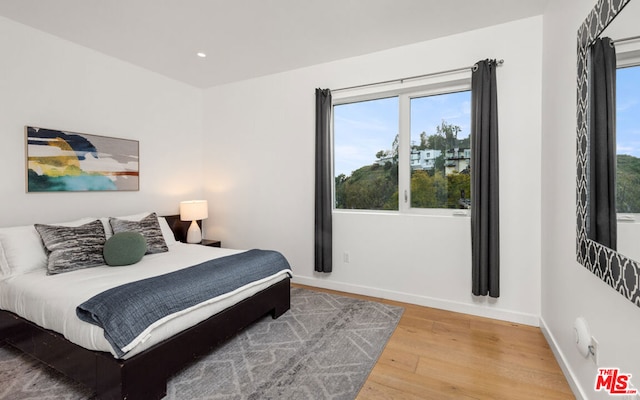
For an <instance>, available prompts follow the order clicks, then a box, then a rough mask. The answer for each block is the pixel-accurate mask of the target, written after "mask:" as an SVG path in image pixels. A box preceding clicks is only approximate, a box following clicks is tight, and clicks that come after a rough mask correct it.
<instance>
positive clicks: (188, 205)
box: [180, 200, 209, 221]
mask: <svg viewBox="0 0 640 400" xmlns="http://www.w3.org/2000/svg"><path fill="white" fill-rule="evenodd" d="M208 217H209V206H208V205H207V201H206V200H189V201H182V202H180V220H182V221H197V220H200V219H205V218H208Z"/></svg>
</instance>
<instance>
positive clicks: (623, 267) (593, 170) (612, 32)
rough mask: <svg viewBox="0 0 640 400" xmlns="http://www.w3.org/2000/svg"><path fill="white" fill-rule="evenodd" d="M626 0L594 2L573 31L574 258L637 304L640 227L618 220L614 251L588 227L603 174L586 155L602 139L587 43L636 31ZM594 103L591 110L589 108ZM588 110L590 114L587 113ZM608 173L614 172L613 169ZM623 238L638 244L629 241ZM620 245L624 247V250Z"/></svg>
mask: <svg viewBox="0 0 640 400" xmlns="http://www.w3.org/2000/svg"><path fill="white" fill-rule="evenodd" d="M629 3H630V0H605V1H598V3H597V4H596V6H595V7H594V9H593V10H592V11H591V13H589V15H588V17H587V18H586V20H585V21H584V23H583V24H582V25H581V26H580V29H579V30H578V76H577V84H578V87H577V149H578V154H577V188H576V190H577V202H576V203H577V204H576V206H577V260H578V262H580V263H581V264H582V265H584V266H585V267H586V268H587V269H589V270H590V271H591V272H593V273H594V274H595V275H596V276H598V277H599V278H600V279H602V280H603V281H604V282H605V283H607V284H608V285H610V286H611V287H613V288H614V289H615V290H616V291H617V292H618V293H620V294H622V295H623V296H625V297H626V298H627V299H629V300H630V301H632V302H633V303H635V304H636V305H638V306H640V287H639V277H640V266H639V264H638V263H637V262H636V261H634V259H633V258H634V257H635V259H637V260H640V254H637V255H635V256H632V255H631V251H632V250H631V249H635V248H638V247H640V230H639V231H638V233H637V237H636V238H635V239H634V238H633V236H634V235H635V233H634V232H632V231H633V229H626V228H627V227H630V226H632V225H636V224H635V223H633V224H628V222H630V221H621V222H620V225H619V226H620V229H619V238H618V240H614V241H613V242H612V243H614V244H612V245H611V247H617V248H618V250H620V251H615V250H613V249H612V248H610V247H607V246H604V245H603V244H602V243H600V242H598V239H597V238H598V235H597V234H594V233H593V231H594V229H593V228H592V226H593V224H594V223H595V221H596V220H597V221H598V223H601V222H603V221H604V219H603V218H602V217H601V214H599V213H596V212H595V211H592V210H591V209H592V207H593V205H594V203H595V201H594V200H593V199H594V195H598V194H602V192H601V191H600V190H598V191H592V190H591V188H592V187H593V188H595V187H598V185H599V183H598V179H600V178H599V177H600V175H601V174H602V164H601V163H600V161H597V159H596V158H594V160H596V161H594V160H592V158H591V156H592V154H593V152H594V151H601V150H602V149H601V147H602V144H601V143H600V142H598V143H595V142H594V141H599V140H600V137H599V136H598V137H593V136H592V135H600V134H601V133H600V132H601V131H600V128H599V127H598V125H600V123H601V122H602V121H601V119H600V116H601V115H602V113H601V112H598V111H597V110H598V109H597V108H595V107H598V106H597V103H598V101H599V100H600V99H601V97H600V95H596V96H597V98H592V96H593V92H594V90H595V87H596V86H597V85H594V84H593V82H594V81H593V80H592V79H593V78H594V76H595V75H593V76H592V74H593V73H592V71H591V68H590V52H591V46H592V44H593V43H594V41H596V39H597V38H599V37H603V36H609V37H611V38H612V39H613V40H614V42H615V40H620V41H621V43H620V44H619V45H620V46H621V45H622V44H623V43H622V42H623V41H622V40H621V39H624V38H628V37H633V36H638V35H640V28H636V29H635V30H634V31H633V30H632V29H633V22H631V23H629V22H625V20H629V21H638V16H640V13H638V11H634V9H633V8H632V7H631V6H630V5H629V7H627V5H628V4H629ZM636 27H637V24H636ZM638 43H640V41H639V42H638ZM619 45H618V44H616V45H615V47H616V50H618V47H619ZM618 51H620V50H618ZM639 54H640V53H639ZM594 108H595V110H596V111H594ZM592 115H593V119H592V118H591V117H592ZM592 126H595V127H596V128H594V129H593V130H591V127H592ZM605 134H606V133H605ZM609 146H612V147H611V148H614V149H615V148H616V147H620V146H616V144H615V143H614V144H613V145H609ZM605 147H606V146H605ZM612 165H616V164H615V163H614V164H612ZM614 169H615V167H614ZM613 173H614V174H615V172H613ZM603 186H606V185H603ZM610 193H613V192H610ZM612 218H613V219H614V221H611V219H608V220H606V221H604V222H607V223H608V222H612V224H613V226H615V228H616V229H617V227H618V224H617V222H616V221H615V219H616V217H615V210H614V212H613V217H612ZM623 224H624V225H623ZM638 227H640V221H638ZM627 231H629V232H627ZM614 236H615V235H614ZM593 238H596V240H593ZM627 242H629V243H634V242H635V243H638V244H636V245H635V246H633V245H632V246H628V244H627ZM625 246H626V249H627V250H625ZM624 252H626V253H624ZM630 257H631V258H630Z"/></svg>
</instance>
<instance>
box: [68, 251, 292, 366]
mask: <svg viewBox="0 0 640 400" xmlns="http://www.w3.org/2000/svg"><path fill="white" fill-rule="evenodd" d="M290 268H291V267H290V266H289V263H288V262H287V260H286V259H285V258H284V256H283V255H282V254H280V253H278V252H276V251H271V250H257V249H254V250H249V251H246V252H244V253H239V254H233V255H230V256H226V257H220V258H216V259H213V260H209V261H205V262H203V263H201V264H198V265H195V266H193V267H189V268H185V269H181V270H178V271H174V272H170V273H168V274H164V275H160V276H155V277H152V278H147V279H143V280H140V281H136V282H131V283H127V284H124V285H121V286H118V287H115V288H112V289H109V290H106V291H104V292H102V293H100V294H97V295H95V296H93V297H92V298H90V299H89V300H87V301H86V302H84V303H82V304H81V305H80V306H78V307H77V308H76V314H77V315H78V318H80V319H81V320H83V321H86V322H89V323H91V324H94V325H97V326H99V327H101V328H102V329H104V336H105V338H106V339H107V340H108V341H109V343H110V344H111V346H113V349H114V350H115V352H116V354H117V355H118V357H122V356H123V355H124V354H126V352H125V351H123V348H124V347H126V346H127V345H128V344H129V343H131V341H133V340H134V339H135V338H136V337H138V336H139V335H140V334H141V333H142V332H143V331H144V330H145V329H146V328H147V327H148V326H149V325H151V324H153V323H154V322H156V321H157V320H159V319H161V318H164V317H166V316H168V315H171V314H173V313H176V312H178V311H182V310H184V309H187V308H189V307H192V306H195V305H196V304H199V303H202V302H204V301H207V300H209V299H212V298H214V297H216V296H220V295H222V294H225V293H228V292H231V291H233V290H235V289H238V288H240V287H242V286H244V285H246V284H248V283H250V282H253V281H256V280H259V279H262V278H266V277H268V276H271V275H273V274H275V273H277V272H279V271H282V270H285V269H290Z"/></svg>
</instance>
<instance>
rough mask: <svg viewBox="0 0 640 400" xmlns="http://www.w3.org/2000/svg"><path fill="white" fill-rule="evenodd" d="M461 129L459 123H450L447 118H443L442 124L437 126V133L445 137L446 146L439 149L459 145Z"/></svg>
mask: <svg viewBox="0 0 640 400" xmlns="http://www.w3.org/2000/svg"><path fill="white" fill-rule="evenodd" d="M461 130H462V129H461V128H460V127H459V126H458V125H453V124H448V123H447V122H446V121H445V120H442V123H441V124H440V126H437V127H436V133H437V134H438V135H439V136H442V137H444V141H445V146H446V147H445V148H443V149H439V150H443V151H445V150H448V149H453V148H455V147H458V133H459V132H460V131H461Z"/></svg>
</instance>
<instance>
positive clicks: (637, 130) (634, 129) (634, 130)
mask: <svg viewBox="0 0 640 400" xmlns="http://www.w3.org/2000/svg"><path fill="white" fill-rule="evenodd" d="M616 80H617V82H616V145H617V153H618V154H629V155H632V156H634V157H640V66H636V67H629V68H620V69H618V75H617V77H616Z"/></svg>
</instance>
